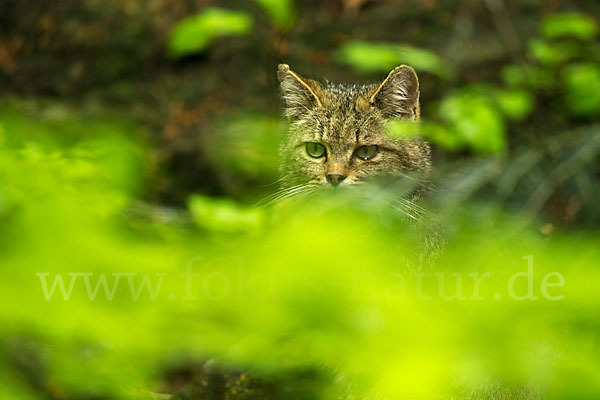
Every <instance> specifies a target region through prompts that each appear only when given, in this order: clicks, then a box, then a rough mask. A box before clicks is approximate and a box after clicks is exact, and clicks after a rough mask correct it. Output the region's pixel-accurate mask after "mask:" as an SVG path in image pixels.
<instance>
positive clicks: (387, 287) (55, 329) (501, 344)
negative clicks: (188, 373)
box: [0, 110, 600, 399]
mask: <svg viewBox="0 0 600 400" xmlns="http://www.w3.org/2000/svg"><path fill="white" fill-rule="evenodd" d="M10 116H11V119H12V121H13V122H11V123H6V117H3V118H2V126H3V129H4V131H5V132H8V133H9V134H10V135H11V137H21V138H22V137H24V136H26V135H27V134H29V135H31V133H32V132H33V131H35V129H32V127H39V128H40V129H41V130H42V131H43V129H44V126H46V123H48V122H47V121H44V120H40V121H31V119H30V118H29V117H26V116H23V115H21V116H19V114H18V113H17V112H15V110H12V111H11V112H10ZM78 123H79V122H78V121H77V120H72V119H71V118H66V119H63V121H62V123H61V126H62V127H64V128H58V127H57V128H54V129H55V130H54V132H55V133H60V132H62V131H63V130H62V129H65V131H68V130H69V129H71V127H73V126H78ZM128 126H129V125H128V124H127V123H125V124H122V125H113V126H112V127H111V129H110V130H109V131H100V132H99V133H102V132H104V133H103V134H102V135H101V136H103V137H106V136H108V137H112V138H114V139H108V140H109V142H110V140H116V142H114V145H111V146H109V148H110V149H114V148H115V147H116V148H120V149H121V153H122V156H119V157H106V150H105V149H106V148H105V146H103V145H97V146H93V147H91V148H90V147H88V143H89V140H90V139H89V138H88V137H87V133H86V131H85V130H83V129H74V130H73V131H71V132H72V133H75V132H79V135H78V136H79V138H77V137H72V140H71V141H69V142H68V143H64V144H62V145H61V146H60V147H56V146H55V145H54V144H44V143H42V142H43V138H44V137H45V135H43V134H42V135H40V137H39V139H35V138H31V136H30V138H29V139H28V140H16V141H14V142H13V143H11V144H10V145H8V144H7V143H6V142H5V143H4V144H3V146H2V148H1V151H0V171H1V174H2V177H3V179H2V184H1V186H0V193H1V194H2V199H3V204H6V205H9V206H8V207H5V208H4V209H3V212H2V218H3V220H4V221H5V224H4V229H10V231H11V235H3V240H2V241H1V243H0V245H1V246H2V258H3V260H2V264H3V265H4V266H5V268H7V269H9V270H10V271H12V272H11V274H7V275H6V276H5V278H4V279H3V280H2V282H1V284H0V285H1V289H2V290H0V293H1V294H0V301H2V302H3V304H18V305H19V307H3V308H2V311H1V314H0V319H1V321H2V323H1V324H0V327H1V328H0V329H1V330H0V333H1V335H2V337H3V338H4V339H3V348H4V349H5V350H7V351H8V353H5V354H3V356H2V358H1V359H2V362H0V366H1V367H0V368H2V369H3V370H5V371H7V373H5V374H2V375H1V377H0V379H1V380H2V381H1V382H2V385H1V387H2V390H4V391H5V394H6V396H8V397H12V398H15V396H25V397H19V398H28V396H29V398H38V397H39V396H42V394H43V393H56V396H63V397H67V398H72V397H81V396H96V397H111V398H122V399H138V398H151V394H150V393H151V392H158V393H160V392H161V391H168V390H171V389H170V387H169V385H168V383H167V382H165V381H164V380H163V379H162V378H161V373H162V372H163V369H164V367H165V365H168V364H169V363H170V362H172V361H170V360H179V361H175V362H176V363H177V362H185V360H187V359H190V358H192V359H193V358H195V357H198V358H201V359H203V358H206V357H217V358H218V359H219V360H222V361H223V362H226V363H229V364H231V365H236V366H240V367H244V368H245V369H246V370H247V371H251V372H252V374H257V375H258V376H261V375H263V374H265V375H266V376H269V375H270V374H274V373H276V372H277V371H280V370H281V368H285V369H287V370H313V371H317V372H316V373H317V375H315V376H318V374H326V375H331V376H339V378H336V379H329V380H319V379H317V380H316V381H314V380H313V384H314V382H320V383H319V384H318V385H317V386H315V387H313V388H312V389H311V390H310V392H306V391H304V392H302V391H298V392H295V396H298V397H295V398H331V397H332V396H333V397H349V396H354V397H365V396H366V397H369V396H377V398H382V399H388V398H389V399H396V398H399V397H405V396H412V397H417V398H433V397H452V396H454V397H456V396H475V397H490V396H493V393H497V391H498V390H500V392H501V393H504V394H505V395H507V396H510V397H511V398H523V396H528V395H530V394H532V393H539V392H548V393H553V395H554V396H556V397H559V398H574V397H580V396H582V395H585V396H591V397H595V396H597V395H600V386H598V385H597V384H595V383H594V382H598V379H597V377H598V376H599V375H600V363H599V362H598V359H599V357H598V356H599V355H600V353H599V349H598V347H597V346H596V344H595V340H594V337H595V335H596V333H597V328H596V327H597V324H598V322H599V321H598V316H597V313H595V312H594V310H595V309H596V308H597V307H598V305H599V303H598V302H599V299H598V296H597V295H596V293H597V291H596V289H595V287H594V286H593V284H592V282H594V281H595V280H596V278H598V271H597V268H596V265H597V264H598V262H600V259H599V257H600V253H598V248H597V246H595V245H594V243H596V242H597V240H598V239H599V238H598V237H597V234H593V235H587V236H584V235H577V236H576V237H569V236H563V235H558V236H554V237H552V238H550V239H544V238H541V237H540V235H539V234H538V233H536V232H534V231H532V230H530V229H529V228H527V227H526V226H525V225H523V224H522V223H521V222H520V220H519V219H518V218H513V217H510V216H507V215H505V214H504V213H502V212H500V213H498V212H497V211H498V210H496V209H494V208H489V207H480V206H477V205H475V204H471V205H466V204H465V205H464V207H463V209H462V210H461V211H460V212H459V213H458V214H455V215H454V216H451V217H449V218H448V219H447V220H446V221H445V224H446V226H447V228H448V229H447V230H445V232H444V234H443V235H444V236H445V238H446V240H447V245H446V248H445V250H444V252H443V253H442V254H440V256H439V258H438V259H437V260H436V261H435V264H433V265H428V264H422V263H421V262H420V261H419V259H420V256H419V248H421V246H422V245H421V244H420V239H419V237H420V235H419V232H418V229H415V228H414V227H412V226H411V225H410V224H407V223H406V221H405V220H404V219H403V218H401V214H400V213H398V211H397V210H396V209H395V208H394V207H390V205H389V203H388V202H386V201H382V199H385V197H382V196H381V192H379V193H378V192H377V191H373V190H371V189H368V190H363V191H361V190H350V191H326V192H323V193H321V194H319V195H317V196H316V197H314V198H312V199H311V201H310V202H305V203H302V202H300V203H298V202H295V201H293V200H292V201H288V202H284V203H281V204H279V205H278V206H276V207H275V208H272V207H269V208H263V209H259V210H253V209H249V208H246V207H243V206H240V205H236V204H235V203H234V202H232V201H231V200H218V199H211V198H207V197H201V196H193V197H191V198H190V202H189V211H190V216H191V220H190V221H191V222H192V223H193V225H187V226H185V227H183V228H182V227H177V226H174V225H172V226H169V224H168V223H166V222H160V220H155V219H151V220H148V222H149V221H154V222H153V224H155V225H162V228H161V229H148V227H147V226H146V225H144V224H142V225H140V222H142V221H140V220H139V218H140V217H139V216H137V217H136V216H134V215H131V214H130V213H129V212H128V211H127V210H128V209H129V208H131V207H132V206H133V204H132V203H131V201H132V200H133V198H134V193H135V191H132V190H131V188H132V186H130V185H122V184H121V183H120V182H119V181H118V180H112V179H111V180H108V181H106V178H105V171H123V173H124V174H125V175H127V178H126V179H123V180H124V181H129V182H133V181H139V180H140V176H139V173H137V172H135V171H141V170H144V166H143V165H144V164H145V163H146V162H147V161H144V160H145V159H146V158H145V157H140V155H141V154H143V152H144V150H143V149H144V147H143V145H142V144H141V142H139V141H137V140H132V135H131V130H130V128H127V127H128ZM21 133H23V134H21ZM32 146H33V147H35V148H36V151H35V152H33V153H32V150H30V149H31V148H32ZM59 149H60V153H57V151H58V150H59ZM82 149H86V151H83V150H82ZM50 160H55V161H50ZM59 160H60V161H59ZM67 166H68V168H67ZM74 170H79V171H80V172H79V173H73V172H72V171H74ZM82 174H83V175H82ZM82 176H84V177H85V179H82ZM134 186H135V185H134ZM94 189H96V190H94ZM24 193H27V195H23V194H24ZM115 198H116V199H119V201H118V202H117V203H115V202H114V199H115ZM107 205H108V206H107ZM267 216H269V218H266V217H267ZM143 218H148V217H143ZM194 226H197V227H198V228H195V227H194ZM425 226H427V225H425ZM155 228H156V226H155ZM257 230H260V232H261V234H260V235H256V233H257ZM490 232H493V233H494V234H493V235H490V234H489V233H490ZM530 254H532V255H533V256H534V264H533V268H534V274H533V275H532V279H533V280H532V281H531V285H532V287H534V288H535V289H534V290H535V292H534V294H535V296H537V297H538V299H537V300H535V301H532V300H517V299H511V298H510V297H507V296H508V294H507V292H506V290H507V289H506V285H507V282H508V281H509V280H510V277H511V275H512V274H514V273H517V272H523V271H527V261H526V260H525V259H523V258H522V257H524V256H528V255H530ZM415 268H417V269H415ZM419 271H423V272H426V273H427V274H430V275H428V276H429V278H428V279H427V280H424V281H419V280H418V279H420V278H417V277H418V276H419V275H418V273H419ZM433 271H435V272H437V273H445V274H447V275H445V279H446V280H447V281H446V282H447V283H446V286H445V287H444V291H443V292H441V293H438V290H439V285H438V283H439V282H438V279H440V278H439V277H438V275H431V273H432V272H433ZM486 272H487V273H489V274H490V277H489V278H488V279H487V280H486V282H485V284H482V285H481V287H480V289H478V292H477V293H476V295H473V290H474V288H473V285H474V281H473V279H472V278H471V277H470V276H469V275H468V274H469V273H479V274H483V273H486ZM551 272H559V273H561V274H563V275H564V277H565V280H566V282H567V284H566V285H565V286H561V287H552V288H549V293H551V295H552V296H559V297H560V296H563V295H564V296H565V297H564V299H563V300H560V301H551V300H547V299H545V298H543V297H542V292H540V287H541V286H540V285H541V282H542V280H543V279H544V276H545V275H546V274H547V273H551ZM40 273H46V274H47V275H43V276H41V277H40V275H39V274H40ZM69 273H71V274H73V273H84V275H85V274H87V279H88V281H87V282H88V283H87V285H89V286H86V278H84V277H83V275H81V274H80V275H79V276H76V277H74V275H69ZM36 274H38V275H36ZM119 274H121V277H120V280H116V279H117V278H116V277H117V276H118V275H119ZM186 274H187V275H186ZM189 274H194V275H189ZM456 274H459V275H460V274H463V275H462V276H463V278H461V279H462V280H461V281H460V283H457V281H456V280H455V279H456ZM58 275H60V276H61V277H62V278H63V279H64V285H63V286H62V287H61V286H60V285H57V286H55V287H54V292H53V295H51V296H50V297H51V298H50V299H48V300H46V299H45V296H46V295H49V293H50V291H51V290H52V282H54V279H56V277H57V276H58ZM44 276H45V278H44ZM101 276H104V277H105V278H104V279H106V282H107V286H106V287H103V286H102V283H98V282H101V280H102V279H103V278H101ZM43 279H46V289H44V286H43V284H42V281H43ZM71 279H74V280H71ZM70 282H74V283H73V285H72V290H71V289H70V288H71V283H70ZM115 282H118V284H117V283H115ZM143 282H145V283H143ZM113 285H114V286H113ZM129 285H133V286H129ZM457 285H458V286H457ZM528 285H529V283H528V281H527V280H526V279H522V280H521V281H519V282H518V284H517V285H516V286H515V289H514V290H515V293H518V294H519V296H521V295H522V294H523V293H527V290H528ZM86 287H89V289H86ZM132 287H133V289H132ZM44 290H46V291H47V292H48V293H46V294H45V292H44ZM90 290H91V291H92V293H95V295H94V297H93V300H92V299H91V298H90V297H89V296H90V294H89V293H90ZM113 290H114V292H112V291H113ZM69 291H70V292H69ZM69 293H70V294H69ZM111 293H112V297H110V299H109V297H108V296H109V295H110V294H111ZM453 293H454V294H456V293H463V294H464V295H465V296H467V297H476V298H477V300H473V299H468V298H465V299H462V300H460V299H451V297H452V296H453ZM496 293H500V294H501V295H502V299H500V300H498V299H496V297H494V296H495V294H496ZM64 295H66V296H67V298H68V300H65V299H64V298H63V296H64ZM419 296H420V297H419ZM447 296H450V297H447ZM479 297H482V298H485V299H479ZM42 315H43V317H40V316H42ZM28 352H33V354H35V355H36V356H35V357H34V358H32V359H30V360H29V361H28V362H27V363H28V364H26V365H28V366H29V368H31V369H33V370H35V371H39V372H37V375H36V376H29V375H28V373H27V372H24V371H27V369H25V367H24V366H23V364H22V361H21V360H22V356H20V355H26V354H29V353H28ZM433 366H435V368H434V367H433ZM15 376H18V377H19V378H15ZM293 382H294V379H291V380H290V381H289V382H280V383H279V385H284V386H285V385H293ZM583 382H585V390H583V389H582V383H583ZM32 387H33V388H37V389H31V388H32ZM499 387H501V389H498V388H499ZM28 388H29V389H28ZM28 393H30V394H28ZM302 393H304V394H302ZM506 393H508V394H506ZM510 393H512V395H511V394H510ZM234 395H235V392H232V393H231V394H230V396H234ZM303 396H304V397H303Z"/></svg>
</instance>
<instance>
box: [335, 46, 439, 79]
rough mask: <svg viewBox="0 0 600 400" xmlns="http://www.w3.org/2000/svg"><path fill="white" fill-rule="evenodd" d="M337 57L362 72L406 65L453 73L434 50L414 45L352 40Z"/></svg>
mask: <svg viewBox="0 0 600 400" xmlns="http://www.w3.org/2000/svg"><path fill="white" fill-rule="evenodd" d="M337 58H338V59H339V60H340V61H341V62H344V63H346V64H349V65H350V66H352V67H353V68H356V70H358V71H359V72H381V73H385V72H389V71H391V70H392V69H394V67H396V66H398V65H402V64H406V65H410V66H412V67H413V68H416V69H417V70H418V71H423V72H430V73H432V74H435V75H439V76H448V75H449V74H450V67H449V66H448V65H446V64H444V63H443V62H442V60H440V58H439V57H438V56H436V55H435V54H434V53H432V52H430V51H427V50H424V49H417V48H414V47H411V46H401V45H395V44H387V43H373V42H363V41H351V42H348V43H345V44H344V45H343V46H341V47H340V48H339V50H338V52H337Z"/></svg>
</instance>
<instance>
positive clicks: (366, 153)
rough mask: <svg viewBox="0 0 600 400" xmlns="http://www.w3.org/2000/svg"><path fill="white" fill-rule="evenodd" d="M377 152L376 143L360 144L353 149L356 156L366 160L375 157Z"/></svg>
mask: <svg viewBox="0 0 600 400" xmlns="http://www.w3.org/2000/svg"><path fill="white" fill-rule="evenodd" d="M378 152H379V148H378V147H377V145H369V146H360V147H359V148H358V149H356V150H355V151H354V154H355V155H356V157H358V158H360V159H361V160H364V161H367V160H370V159H371V158H373V157H375V156H376V155H377V153H378Z"/></svg>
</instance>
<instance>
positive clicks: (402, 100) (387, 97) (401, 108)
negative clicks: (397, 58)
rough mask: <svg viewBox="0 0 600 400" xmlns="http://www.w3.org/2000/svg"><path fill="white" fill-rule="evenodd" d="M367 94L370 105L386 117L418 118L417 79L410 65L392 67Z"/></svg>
mask: <svg viewBox="0 0 600 400" xmlns="http://www.w3.org/2000/svg"><path fill="white" fill-rule="evenodd" d="M369 96H370V97H369V102H370V103H371V105H372V106H373V107H375V108H378V109H379V110H381V112H382V113H383V115H384V116H385V117H386V118H391V117H404V118H411V119H418V118H419V79H418V78H417V73H416V72H415V70H414V69H413V68H412V67H409V66H407V65H401V66H399V67H396V68H394V69H393V70H392V71H391V72H390V73H389V74H388V76H387V78H385V79H384V80H383V82H381V83H380V84H379V85H377V87H376V88H375V89H374V90H373V91H372V92H371V93H369Z"/></svg>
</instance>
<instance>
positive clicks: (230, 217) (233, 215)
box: [188, 195, 263, 233]
mask: <svg viewBox="0 0 600 400" xmlns="http://www.w3.org/2000/svg"><path fill="white" fill-rule="evenodd" d="M188 209H189V210H190V213H191V214H192V218H193V220H194V222H195V223H196V224H197V225H198V226H200V227H202V228H204V229H206V230H208V231H210V232H222V233H236V232H237V233H241V232H254V231H257V230H258V229H259V228H260V226H261V223H262V220H263V214H262V213H261V211H260V209H257V208H244V207H241V206H239V205H237V204H236V203H234V202H233V201H232V200H229V199H212V198H210V197H205V196H199V195H195V196H192V197H191V198H190V200H189V201H188Z"/></svg>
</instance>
